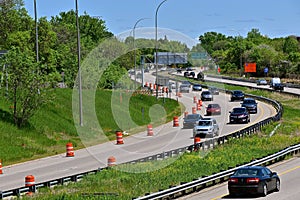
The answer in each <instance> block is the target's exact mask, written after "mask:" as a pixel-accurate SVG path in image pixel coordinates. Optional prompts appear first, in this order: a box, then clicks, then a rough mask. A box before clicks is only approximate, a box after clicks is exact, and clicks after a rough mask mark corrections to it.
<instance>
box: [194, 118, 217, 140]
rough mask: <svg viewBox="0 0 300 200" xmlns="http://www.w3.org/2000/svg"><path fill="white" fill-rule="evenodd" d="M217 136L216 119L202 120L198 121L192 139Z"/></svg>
mask: <svg viewBox="0 0 300 200" xmlns="http://www.w3.org/2000/svg"><path fill="white" fill-rule="evenodd" d="M218 135H219V125H218V124H217V121H216V119H214V118H203V119H201V120H199V121H198V122H197V123H196V125H195V127H194V129H193V136H194V137H200V138H205V137H214V136H218Z"/></svg>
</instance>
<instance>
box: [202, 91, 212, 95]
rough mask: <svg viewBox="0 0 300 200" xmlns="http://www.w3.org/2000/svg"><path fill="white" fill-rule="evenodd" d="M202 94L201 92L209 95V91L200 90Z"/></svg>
mask: <svg viewBox="0 0 300 200" xmlns="http://www.w3.org/2000/svg"><path fill="white" fill-rule="evenodd" d="M202 94H203V95H209V94H210V92H209V91H204V92H202Z"/></svg>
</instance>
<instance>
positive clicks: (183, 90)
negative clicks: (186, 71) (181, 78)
mask: <svg viewBox="0 0 300 200" xmlns="http://www.w3.org/2000/svg"><path fill="white" fill-rule="evenodd" d="M179 92H181V93H189V92H190V86H189V85H187V84H181V85H180V87H179Z"/></svg>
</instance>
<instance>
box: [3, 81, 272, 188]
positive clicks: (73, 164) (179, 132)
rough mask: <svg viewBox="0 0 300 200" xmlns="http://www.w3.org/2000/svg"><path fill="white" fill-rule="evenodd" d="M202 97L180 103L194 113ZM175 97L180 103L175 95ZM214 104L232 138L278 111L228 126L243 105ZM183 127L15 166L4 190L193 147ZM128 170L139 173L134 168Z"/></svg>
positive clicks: (224, 100) (225, 99)
mask: <svg viewBox="0 0 300 200" xmlns="http://www.w3.org/2000/svg"><path fill="white" fill-rule="evenodd" d="M150 79H152V81H153V77H151V76H150V77H149V81H151V80H150ZM199 94H200V92H192V91H191V92H190V93H187V94H183V97H181V98H178V101H180V102H181V103H182V104H183V105H184V106H185V110H186V111H188V112H191V108H192V107H193V106H195V104H194V103H193V97H194V96H197V97H199ZM171 96H172V98H175V99H177V97H176V96H175V94H174V93H173V94H172V95H171ZM214 102H217V103H219V104H220V105H221V107H222V115H221V116H216V117H215V118H216V119H217V122H218V123H219V126H220V135H225V134H229V133H231V132H233V131H236V130H239V129H241V128H243V127H245V126H250V125H251V124H253V123H256V122H258V121H261V120H263V119H265V118H268V117H269V116H273V115H275V109H274V108H273V107H272V106H270V105H268V104H265V103H263V102H259V104H258V105H259V106H258V108H259V109H258V113H257V114H254V115H251V122H250V123H249V124H242V125H241V124H234V125H232V124H227V122H228V112H229V110H231V109H232V108H233V107H235V106H238V107H240V102H230V101H229V96H227V95H225V94H222V93H220V95H218V96H216V97H215V98H214ZM208 103H209V102H204V105H203V107H202V108H201V110H200V111H197V112H199V113H201V114H202V115H205V109H204V108H205V105H207V104H208ZM181 127H182V116H181V117H180V127H173V122H169V123H166V124H164V125H162V126H160V127H156V128H154V129H153V132H154V136H147V131H146V130H145V131H143V132H141V133H139V134H135V135H132V136H130V137H125V138H124V144H122V145H116V141H110V142H106V143H103V144H99V145H96V146H93V147H88V148H86V149H81V150H78V151H75V156H74V157H66V156H65V154H59V155H55V156H51V157H46V158H42V159H38V160H33V161H29V162H25V163H20V164H16V165H12V166H4V167H3V174H2V175H0V190H2V191H5V190H9V189H13V188H18V187H21V186H24V179H25V176H27V175H34V176H35V181H36V183H39V182H44V181H47V180H53V179H56V178H60V177H64V176H69V175H73V174H77V173H80V172H85V171H89V170H95V169H97V168H99V167H106V166H107V159H108V157H109V156H114V157H116V163H117V164H119V163H123V162H128V161H131V160H135V159H138V158H143V157H147V156H151V155H155V154H159V153H162V152H164V151H169V150H173V149H177V148H180V147H186V146H189V145H191V144H193V142H194V141H193V138H192V129H182V128H181ZM129 134H130V133H129ZM159 167H163V166H160V165H158V166H157V168H159ZM128 170H130V171H131V172H134V173H135V172H137V171H135V170H136V169H134V167H133V168H132V169H128ZM153 170H155V169H153Z"/></svg>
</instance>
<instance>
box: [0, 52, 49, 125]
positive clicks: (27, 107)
mask: <svg viewBox="0 0 300 200" xmlns="http://www.w3.org/2000/svg"><path fill="white" fill-rule="evenodd" d="M0 61H1V64H2V65H6V69H7V73H8V79H7V81H8V82H7V84H8V87H7V91H6V98H7V100H8V102H9V104H10V105H11V106H10V107H11V110H10V112H11V114H12V116H13V121H14V123H15V124H16V125H17V126H18V127H23V126H25V125H26V124H27V122H28V120H29V119H30V117H31V116H32V115H33V114H34V113H35V112H36V111H37V110H38V109H39V108H40V106H41V105H43V104H44V103H46V102H47V101H49V100H50V98H49V96H47V90H48V88H47V86H48V83H49V82H50V83H52V80H49V79H48V78H47V75H46V74H44V73H42V72H43V71H44V70H42V69H43V67H42V66H41V65H40V64H39V63H37V62H36V60H35V54H34V53H33V52H32V51H29V50H26V49H20V48H19V47H12V48H11V49H9V52H8V53H7V54H6V55H5V56H4V57H3V58H2V59H1V60H0Z"/></svg>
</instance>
